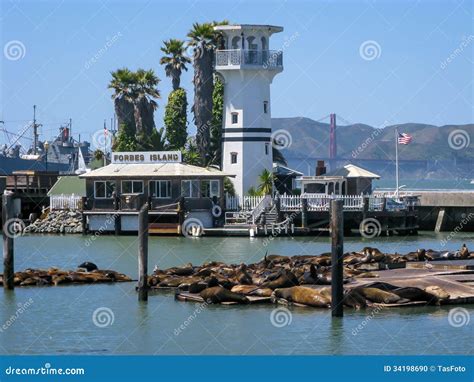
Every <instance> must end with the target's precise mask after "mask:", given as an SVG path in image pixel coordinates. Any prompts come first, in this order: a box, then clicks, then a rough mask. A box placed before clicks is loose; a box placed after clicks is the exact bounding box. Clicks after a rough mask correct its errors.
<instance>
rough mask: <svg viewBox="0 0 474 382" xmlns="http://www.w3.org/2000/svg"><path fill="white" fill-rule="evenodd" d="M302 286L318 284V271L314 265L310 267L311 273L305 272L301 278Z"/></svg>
mask: <svg viewBox="0 0 474 382" xmlns="http://www.w3.org/2000/svg"><path fill="white" fill-rule="evenodd" d="M300 279H301V283H302V284H316V283H317V281H318V271H317V269H316V266H315V265H314V264H311V265H310V266H309V271H307V272H304V273H303V276H302V277H301V278H300Z"/></svg>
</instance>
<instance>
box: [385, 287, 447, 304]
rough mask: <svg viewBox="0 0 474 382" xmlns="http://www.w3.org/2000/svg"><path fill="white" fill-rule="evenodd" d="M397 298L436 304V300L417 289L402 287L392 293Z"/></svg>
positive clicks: (433, 296) (434, 297)
mask: <svg viewBox="0 0 474 382" xmlns="http://www.w3.org/2000/svg"><path fill="white" fill-rule="evenodd" d="M392 293H395V294H396V295H397V296H399V297H401V298H404V299H407V300H410V301H426V302H427V303H428V304H437V303H438V298H437V297H436V296H435V295H433V294H431V293H427V292H425V291H424V290H423V289H420V288H417V287H403V288H398V289H395V290H393V291H392Z"/></svg>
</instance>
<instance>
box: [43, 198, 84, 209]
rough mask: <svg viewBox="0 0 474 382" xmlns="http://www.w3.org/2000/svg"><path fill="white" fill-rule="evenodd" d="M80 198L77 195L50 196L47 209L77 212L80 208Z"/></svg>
mask: <svg viewBox="0 0 474 382" xmlns="http://www.w3.org/2000/svg"><path fill="white" fill-rule="evenodd" d="M81 198H82V197H81V196H79V195H74V194H72V195H64V194H61V195H51V196H50V197H49V207H50V209H51V210H77V209H80V207H81Z"/></svg>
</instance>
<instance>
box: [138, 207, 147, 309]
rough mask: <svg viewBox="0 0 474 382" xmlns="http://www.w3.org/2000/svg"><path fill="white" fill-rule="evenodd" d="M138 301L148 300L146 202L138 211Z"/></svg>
mask: <svg viewBox="0 0 474 382" xmlns="http://www.w3.org/2000/svg"><path fill="white" fill-rule="evenodd" d="M138 301H148V203H143V206H142V208H141V209H140V212H139V213H138Z"/></svg>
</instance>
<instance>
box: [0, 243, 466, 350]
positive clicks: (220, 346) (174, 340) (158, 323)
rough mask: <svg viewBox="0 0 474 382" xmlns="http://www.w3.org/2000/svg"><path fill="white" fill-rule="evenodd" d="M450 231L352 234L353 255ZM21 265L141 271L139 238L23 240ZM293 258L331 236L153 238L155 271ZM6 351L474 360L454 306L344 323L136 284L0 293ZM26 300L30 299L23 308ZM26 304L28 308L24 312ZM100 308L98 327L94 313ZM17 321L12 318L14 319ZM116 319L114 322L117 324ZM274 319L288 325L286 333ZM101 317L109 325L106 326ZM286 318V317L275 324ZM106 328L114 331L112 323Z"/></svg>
mask: <svg viewBox="0 0 474 382" xmlns="http://www.w3.org/2000/svg"><path fill="white" fill-rule="evenodd" d="M443 238H444V236H443V235H434V234H423V235H421V236H418V237H408V238H397V237H390V238H378V239H377V240H375V241H374V240H372V241H371V242H370V243H369V242H368V241H361V239H360V238H347V239H346V242H345V249H346V250H352V249H354V250H356V249H360V248H362V247H363V246H364V245H369V244H370V245H374V246H377V247H378V248H380V249H382V250H384V251H387V252H395V251H398V252H406V251H410V250H414V249H416V248H418V247H425V248H428V247H431V248H441V247H440V241H441V240H442V239H443ZM472 238H473V235H468V234H457V235H456V236H455V238H454V239H453V240H451V241H450V242H449V244H448V245H447V248H448V249H457V248H459V247H460V245H461V244H462V243H463V242H467V243H468V245H469V243H470V242H472ZM15 249H16V257H15V260H16V269H17V270H22V269H25V268H28V267H31V268H34V267H38V268H48V267H50V266H57V267H60V268H67V269H73V268H75V267H76V266H77V265H78V264H80V263H81V262H83V261H85V260H88V261H93V262H95V263H96V264H98V266H99V267H100V268H108V269H114V270H117V271H120V272H124V273H126V274H128V275H131V276H133V277H135V276H136V274H137V260H136V251H137V242H136V238H135V237H132V236H121V237H118V238H117V237H113V236H102V237H97V238H95V239H94V240H92V239H91V237H83V236H79V235H69V236H58V235H50V236H24V237H20V238H18V239H17V240H16V248H15ZM267 250H268V251H269V253H280V254H286V255H296V254H318V253H321V252H327V251H328V250H329V239H328V238H313V237H300V238H275V239H273V240H268V239H264V238H258V239H249V238H205V239H204V238H201V239H187V238H181V237H179V238H178V237H167V238H164V237H151V238H150V245H149V252H150V253H149V256H150V265H151V266H153V265H154V264H158V265H159V266H160V267H169V266H173V265H181V264H185V263H188V262H192V263H193V264H200V263H202V262H204V261H207V260H220V261H226V262H229V263H240V262H253V261H257V260H259V259H260V258H261V257H262V256H263V255H264V253H265V252H266V251H267ZM1 293H2V297H1V299H0V302H1V304H0V325H1V324H3V326H0V352H1V353H2V354H7V353H11V354H473V353H474V349H473V343H474V341H473V339H474V338H473V337H474V336H473V330H472V325H473V324H474V318H473V313H474V306H473V305H466V306H463V308H465V309H467V311H468V312H469V314H470V316H471V317H470V318H471V320H470V321H471V322H470V324H468V325H465V326H462V327H458V328H455V327H453V326H451V325H449V322H448V313H449V311H450V309H453V307H423V308H404V309H383V310H381V311H378V312H377V311H374V312H372V311H371V310H365V311H359V312H356V311H353V310H350V309H346V311H345V317H344V318H343V319H342V320H331V318H330V312H329V311H327V310H318V309H310V308H290V309H289V312H290V314H288V312H287V311H284V310H277V311H275V309H276V306H274V305H252V306H208V307H206V308H202V306H201V305H200V304H198V303H191V302H178V301H175V300H174V296H173V293H172V292H167V293H158V294H154V295H150V297H149V301H148V304H140V303H138V302H137V296H136V293H135V283H121V284H114V285H94V286H92V285H74V286H60V287H44V288H39V287H30V288H17V289H15V291H14V292H13V293H11V292H1ZM25 303H27V304H26V305H25ZM20 307H22V308H21V309H20ZM97 309H101V310H100V311H102V312H103V315H99V316H98V320H97V321H96V322H97V323H98V324H99V325H101V324H103V325H104V327H99V326H97V325H95V324H94V320H93V315H94V312H95V311H96V310H97ZM12 316H14V318H13V319H12ZM112 316H113V323H111V322H112ZM272 317H274V322H277V323H278V322H283V323H287V324H288V325H285V326H283V327H277V326H275V325H272V321H271V318H272ZM101 318H102V319H104V320H103V321H102V320H101ZM278 318H279V319H281V320H282V321H279V320H278ZM107 324H108V325H107Z"/></svg>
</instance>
